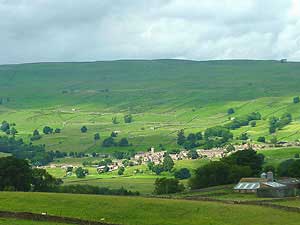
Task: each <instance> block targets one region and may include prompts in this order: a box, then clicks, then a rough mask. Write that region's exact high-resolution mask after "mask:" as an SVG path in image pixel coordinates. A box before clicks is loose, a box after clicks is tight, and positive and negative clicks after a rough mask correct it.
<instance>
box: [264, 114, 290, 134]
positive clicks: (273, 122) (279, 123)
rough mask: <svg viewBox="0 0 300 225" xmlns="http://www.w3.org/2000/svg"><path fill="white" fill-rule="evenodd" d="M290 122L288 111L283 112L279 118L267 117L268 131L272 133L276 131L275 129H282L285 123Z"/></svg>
mask: <svg viewBox="0 0 300 225" xmlns="http://www.w3.org/2000/svg"><path fill="white" fill-rule="evenodd" d="M291 122H292V115H291V114H290V113H285V114H283V115H282V116H281V117H280V118H278V117H275V116H273V117H271V118H270V119H269V132H270V134H273V133H275V132H276V130H277V129H279V130H280V129H282V128H283V127H285V126H286V125H288V124H290V123H291Z"/></svg>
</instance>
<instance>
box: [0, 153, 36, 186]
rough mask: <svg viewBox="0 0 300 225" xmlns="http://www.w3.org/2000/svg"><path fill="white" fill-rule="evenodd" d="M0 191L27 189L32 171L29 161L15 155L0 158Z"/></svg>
mask: <svg viewBox="0 0 300 225" xmlns="http://www.w3.org/2000/svg"><path fill="white" fill-rule="evenodd" d="M0 181H1V182H0V191H3V190H7V189H10V190H15V191H29V190H30V187H31V181H32V171H31V167H30V165H29V163H28V162H27V161H26V160H24V159H17V158H15V157H12V156H10V157H4V158H0Z"/></svg>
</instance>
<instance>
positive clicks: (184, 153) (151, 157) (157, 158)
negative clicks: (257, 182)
mask: <svg viewBox="0 0 300 225" xmlns="http://www.w3.org/2000/svg"><path fill="white" fill-rule="evenodd" d="M231 146H232V149H234V150H228V148H227V147H228V146H227V147H220V148H213V149H196V150H195V151H196V152H197V157H196V158H197V159H198V158H201V159H208V160H218V159H220V158H223V157H226V156H228V155H230V154H232V153H234V152H237V151H243V150H246V149H249V148H252V149H253V150H267V149H272V148H274V147H281V148H282V147H290V146H300V143H298V142H295V143H294V142H293V143H290V142H281V143H278V144H277V145H276V146H274V145H267V144H249V143H246V144H240V145H231ZM190 151H191V150H186V149H184V150H181V151H179V152H178V153H168V152H167V151H155V148H153V147H151V148H150V150H149V151H144V152H138V153H136V154H135V155H134V156H133V157H131V158H130V160H129V164H128V163H126V164H125V163H124V160H123V159H112V160H111V161H112V162H111V163H108V164H106V165H97V164H94V165H91V167H95V168H96V169H97V172H98V173H105V172H112V171H117V170H118V169H119V168H121V167H124V168H125V167H127V166H137V165H147V164H148V163H153V164H154V165H158V164H161V163H162V162H163V160H164V157H165V156H166V154H168V155H169V156H170V157H171V158H172V160H173V161H178V160H195V159H196V158H194V159H193V158H192V157H191V156H190V155H189V152H190ZM92 157H93V156H92V155H88V158H92ZM80 166H81V165H80ZM77 167H79V165H76V164H74V165H73V164H57V163H52V164H50V165H49V166H43V168H62V169H64V170H66V171H67V169H68V168H77Z"/></svg>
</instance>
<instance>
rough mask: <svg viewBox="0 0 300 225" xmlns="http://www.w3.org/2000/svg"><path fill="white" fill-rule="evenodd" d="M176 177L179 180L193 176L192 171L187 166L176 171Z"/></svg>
mask: <svg viewBox="0 0 300 225" xmlns="http://www.w3.org/2000/svg"><path fill="white" fill-rule="evenodd" d="M174 176H175V178H177V179H179V180H183V179H188V178H190V177H191V173H190V171H189V169H187V168H181V169H180V170H177V171H175V173H174Z"/></svg>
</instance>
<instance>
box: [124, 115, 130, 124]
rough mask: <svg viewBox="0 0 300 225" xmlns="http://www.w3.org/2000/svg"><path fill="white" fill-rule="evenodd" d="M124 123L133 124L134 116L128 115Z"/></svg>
mask: <svg viewBox="0 0 300 225" xmlns="http://www.w3.org/2000/svg"><path fill="white" fill-rule="evenodd" d="M124 122H125V123H131V122H132V115H131V114H128V115H125V116H124Z"/></svg>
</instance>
